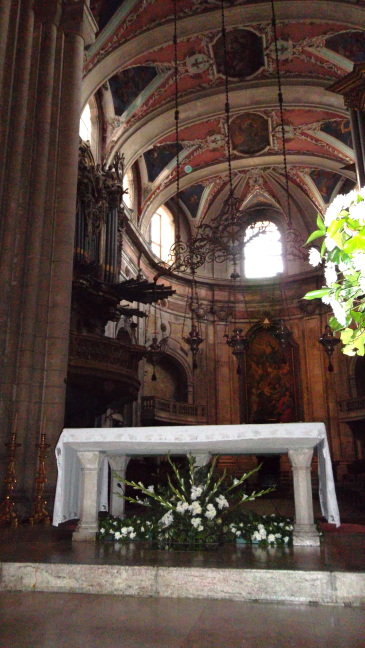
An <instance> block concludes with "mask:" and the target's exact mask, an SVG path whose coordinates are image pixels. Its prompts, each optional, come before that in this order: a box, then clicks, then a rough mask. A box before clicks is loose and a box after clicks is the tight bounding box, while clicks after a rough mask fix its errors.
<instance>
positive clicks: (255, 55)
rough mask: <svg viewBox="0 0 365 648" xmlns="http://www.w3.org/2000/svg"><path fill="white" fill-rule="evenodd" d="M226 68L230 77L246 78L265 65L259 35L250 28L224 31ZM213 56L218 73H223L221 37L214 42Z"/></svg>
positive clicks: (262, 46)
mask: <svg viewBox="0 0 365 648" xmlns="http://www.w3.org/2000/svg"><path fill="white" fill-rule="evenodd" d="M226 45H227V69H228V76H229V78H230V79H240V80H242V79H246V78H247V77H250V76H252V75H253V74H255V73H256V72H258V71H259V70H260V69H261V68H263V67H264V66H265V57H264V44H263V39H262V37H261V36H259V35H258V34H256V33H255V32H254V31H251V30H250V29H231V30H230V31H227V33H226ZM212 49H213V56H214V59H215V66H216V70H217V72H218V74H222V75H223V76H224V75H225V60H224V47H223V40H222V37H220V38H218V39H217V40H216V42H215V43H214V45H213V47H212Z"/></svg>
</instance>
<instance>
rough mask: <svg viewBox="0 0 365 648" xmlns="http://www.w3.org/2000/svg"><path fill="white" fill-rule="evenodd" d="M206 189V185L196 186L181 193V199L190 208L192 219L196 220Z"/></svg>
mask: <svg viewBox="0 0 365 648" xmlns="http://www.w3.org/2000/svg"><path fill="white" fill-rule="evenodd" d="M204 189H205V187H204V185H201V184H195V185H192V186H191V187H188V188H187V189H183V190H182V191H180V198H181V200H182V201H183V203H184V205H186V207H187V208H188V210H189V212H190V214H191V216H192V218H195V217H196V215H197V213H198V209H199V204H200V199H201V197H202V193H203V191H204Z"/></svg>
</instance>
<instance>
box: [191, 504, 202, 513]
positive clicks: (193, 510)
mask: <svg viewBox="0 0 365 648" xmlns="http://www.w3.org/2000/svg"><path fill="white" fill-rule="evenodd" d="M188 508H189V511H190V513H192V515H199V513H201V512H202V507H201V506H200V504H199V502H193V503H192V504H190V506H189V507H188Z"/></svg>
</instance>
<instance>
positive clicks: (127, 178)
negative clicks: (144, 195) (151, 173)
mask: <svg viewBox="0 0 365 648" xmlns="http://www.w3.org/2000/svg"><path fill="white" fill-rule="evenodd" d="M123 189H128V193H125V194H123V202H124V203H125V204H126V205H127V207H129V208H130V209H132V206H133V173H132V169H128V171H126V172H125V174H124V176H123Z"/></svg>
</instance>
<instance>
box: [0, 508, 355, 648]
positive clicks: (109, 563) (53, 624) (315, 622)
mask: <svg viewBox="0 0 365 648" xmlns="http://www.w3.org/2000/svg"><path fill="white" fill-rule="evenodd" d="M263 505H264V506H266V507H267V509H268V510H267V511H265V512H267V513H270V512H271V511H270V510H269V509H270V507H273V508H274V512H279V513H284V511H283V510H282V507H283V506H287V504H285V505H284V504H280V502H271V503H269V502H266V503H265V504H263ZM340 510H341V507H340ZM285 514H290V511H285ZM341 514H342V519H343V520H344V521H345V523H344V524H343V525H342V526H341V527H340V529H337V530H335V529H334V528H333V527H330V526H326V525H325V524H323V528H324V529H325V531H324V535H323V542H322V544H321V546H320V547H295V548H277V549H275V548H260V547H242V546H241V547H224V548H222V550H220V551H219V552H207V553H204V552H191V553H190V552H163V551H151V550H150V549H149V548H148V547H145V546H143V545H141V544H139V543H136V544H133V543H132V545H131V546H130V547H126V546H121V545H119V544H118V543H105V544H97V543H96V544H88V543H74V544H73V543H72V530H71V528H58V529H56V528H53V527H43V526H36V527H30V526H29V525H28V524H21V525H19V527H18V528H16V529H14V528H11V527H6V528H4V527H3V528H1V529H0V567H1V578H0V581H1V580H3V582H5V581H4V575H5V574H6V570H7V569H9V568H10V567H12V568H13V569H14V574H13V577H12V578H15V581H14V580H13V581H12V586H11V587H9V588H7V587H6V586H5V587H1V582H0V590H1V589H2V590H3V591H0V648H18V647H19V648H28V647H29V648H68V647H71V646H72V648H77V647H78V646H80V648H81V647H82V648H84V647H88V648H99V646H100V647H102V648H155V647H156V648H317V647H318V648H319V647H320V648H326V647H327V646H328V647H329V648H355V647H356V648H365V610H364V606H361V604H360V606H359V605H356V606H353V605H351V604H345V605H334V604H331V605H318V604H315V603H311V604H308V603H306V604H304V603H302V602H300V601H299V602H298V601H297V602H296V603H295V604H294V603H291V602H288V600H287V601H285V602H284V601H275V602H274V601H271V602H268V601H265V600H263V601H257V600H254V599H255V598H260V594H261V590H262V589H263V587H264V582H265V577H266V576H267V575H268V574H271V576H270V578H271V579H272V580H271V583H273V584H275V585H276V584H277V583H280V582H281V579H284V580H283V583H285V582H286V583H288V584H289V586H290V587H291V586H292V581H293V582H294V586H293V587H294V590H295V587H296V586H295V583H298V588H299V586H300V585H301V584H302V583H304V582H305V581H307V582H308V586H307V589H308V591H309V594H308V600H312V599H311V597H312V594H311V580H310V578H311V577H312V575H313V574H314V575H315V580H314V581H313V582H314V584H315V586H318V587H319V589H320V587H321V586H322V585H321V579H320V578H319V577H321V576H323V577H324V578H328V579H329V580H328V581H323V582H327V583H329V582H332V581H333V582H334V583H335V580H334V579H335V577H336V575H337V576H338V577H344V578H348V579H349V581H348V583H347V588H349V591H350V592H351V588H352V586H353V587H354V588H355V587H358V588H359V583H358V582H357V584H356V579H359V578H361V579H362V580H361V582H360V593H361V592H363V594H364V599H363V600H364V601H365V581H364V580H363V579H364V574H365V552H364V546H365V527H364V525H363V523H364V518H363V505H361V506H360V508H356V507H355V508H354V506H353V505H352V503H350V504H349V503H347V504H346V506H342V510H341ZM30 563H32V564H33V567H34V569H35V571H34V574H33V577H34V578H35V580H34V581H29V580H28V581H27V580H26V577H24V579H23V576H20V577H19V579H18V581H17V580H16V574H17V572H19V573H22V574H23V572H22V569H23V570H24V568H25V567H26V566H27V564H30ZM37 565H38V568H39V571H38V572H37ZM63 568H65V569H67V570H70V572H71V574H72V573H74V581H73V582H75V581H76V583H77V580H78V574H81V573H84V574H89V573H92V572H93V571H95V574H94V576H93V577H92V579H91V586H90V587H89V590H83V589H81V591H84V592H88V593H82V594H81V593H75V592H77V591H78V590H77V589H75V588H74V589H72V588H70V589H69V590H68V589H67V588H68V585H67V583H68V581H67V578H68V576H67V578H66V579H65V578H64V575H63V574H62V573H59V574H58V580H57V583H56V590H57V591H54V589H52V588H54V584H53V583H52V582H50V580H49V574H47V576H46V580H45V581H44V582H45V586H43V585H41V586H40V588H41V589H42V587H43V589H45V591H37V589H39V587H38V582H37V579H38V578H40V577H41V571H42V569H44V570H45V571H47V569H49V570H51V572H52V570H53V569H55V570H61V572H62V569H63ZM124 568H125V569H126V570H130V569H132V570H135V571H134V573H136V574H137V571H138V569H139V568H141V569H142V573H146V574H147V572H148V570H151V569H152V570H155V571H154V574H156V569H157V570H159V569H160V571H161V572H163V571H165V572H170V573H172V574H173V573H174V572H175V570H177V571H179V573H185V574H186V573H188V572H189V571H191V572H192V573H193V572H194V573H195V576H196V574H197V573H198V574H199V576H198V580H196V581H195V582H196V583H198V584H200V580H201V578H202V577H201V574H204V575H205V574H207V575H208V576H209V574H212V573H213V574H216V573H218V572H219V573H220V574H221V576H222V574H223V576H222V581H220V583H222V585H219V586H220V587H223V588H224V586H225V581H229V580H230V579H231V578H232V574H234V575H236V574H238V575H239V578H240V579H241V581H242V582H243V583H244V582H245V581H246V580H248V579H249V578H252V574H255V576H256V580H255V582H254V586H253V589H252V592H253V594H251V595H250V597H251V600H227V599H225V598H224V596H223V597H220V595H219V593H218V596H216V595H215V598H223V600H211V592H210V591H209V588H208V590H206V591H207V595H206V596H204V595H203V596H202V595H201V593H200V594H199V593H195V591H194V589H193V590H191V589H190V590H189V592H190V593H189V594H188V596H189V597H190V598H182V596H183V595H184V594H183V593H182V590H180V589H179V586H178V585H175V583H174V580H173V579H172V581H171V579H170V584H169V588H170V589H169V590H166V591H163V590H160V594H159V596H157V597H155V596H149V597H146V596H143V595H139V596H138V597H137V596H125V595H124V594H125V591H126V590H124V589H123V587H121V588H120V590H118V591H120V593H119V594H118V595H113V594H111V593H110V590H109V589H108V586H107V587H106V589H105V590H104V589H103V585H104V584H105V583H104V582H103V581H102V582H100V580H101V579H105V580H107V579H108V578H110V577H111V578H113V574H114V571H113V570H118V569H124ZM104 569H105V570H109V571H105V572H104V571H103V570H104ZM144 570H145V571H144ZM130 573H131V572H130ZM225 574H226V577H225ZM82 578H83V577H81V580H82ZM128 578H129V579H130V576H128ZM285 578H286V579H288V578H289V579H290V580H289V581H288V580H287V581H285ZM98 579H99V580H98ZM318 579H319V580H318ZM5 580H6V579H5ZM10 581H11V579H10ZM10 581H9V582H10ZM142 581H143V576H142ZM14 582H15V586H13V585H14ZM171 582H172V585H171ZM32 583H33V584H32ZM106 585H108V583H106ZM80 587H81V588H82V584H81V586H80ZM283 587H284V590H285V585H283ZM62 588H63V589H62ZM100 588H101V590H100ZM174 588H175V589H174ZM335 589H336V588H335ZM6 590H14V591H6ZM16 590H23V591H16ZM24 590H34V591H24ZM99 590H100V591H105V592H106V593H104V594H102V595H101V594H95V592H97V591H99ZM141 591H143V589H142V590H141ZM196 596H198V597H199V598H196ZM283 596H284V598H285V596H286V598H287V599H289V601H290V597H289V595H288V594H287V595H286V594H285V591H284V594H283ZM326 596H327V594H326V592H325V597H324V600H326ZM233 598H242V596H240V595H238V596H233ZM312 598H313V599H314V598H315V597H314V596H313V597H312ZM344 600H345V599H344ZM327 602H328V600H327ZM329 602H331V601H329Z"/></svg>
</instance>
